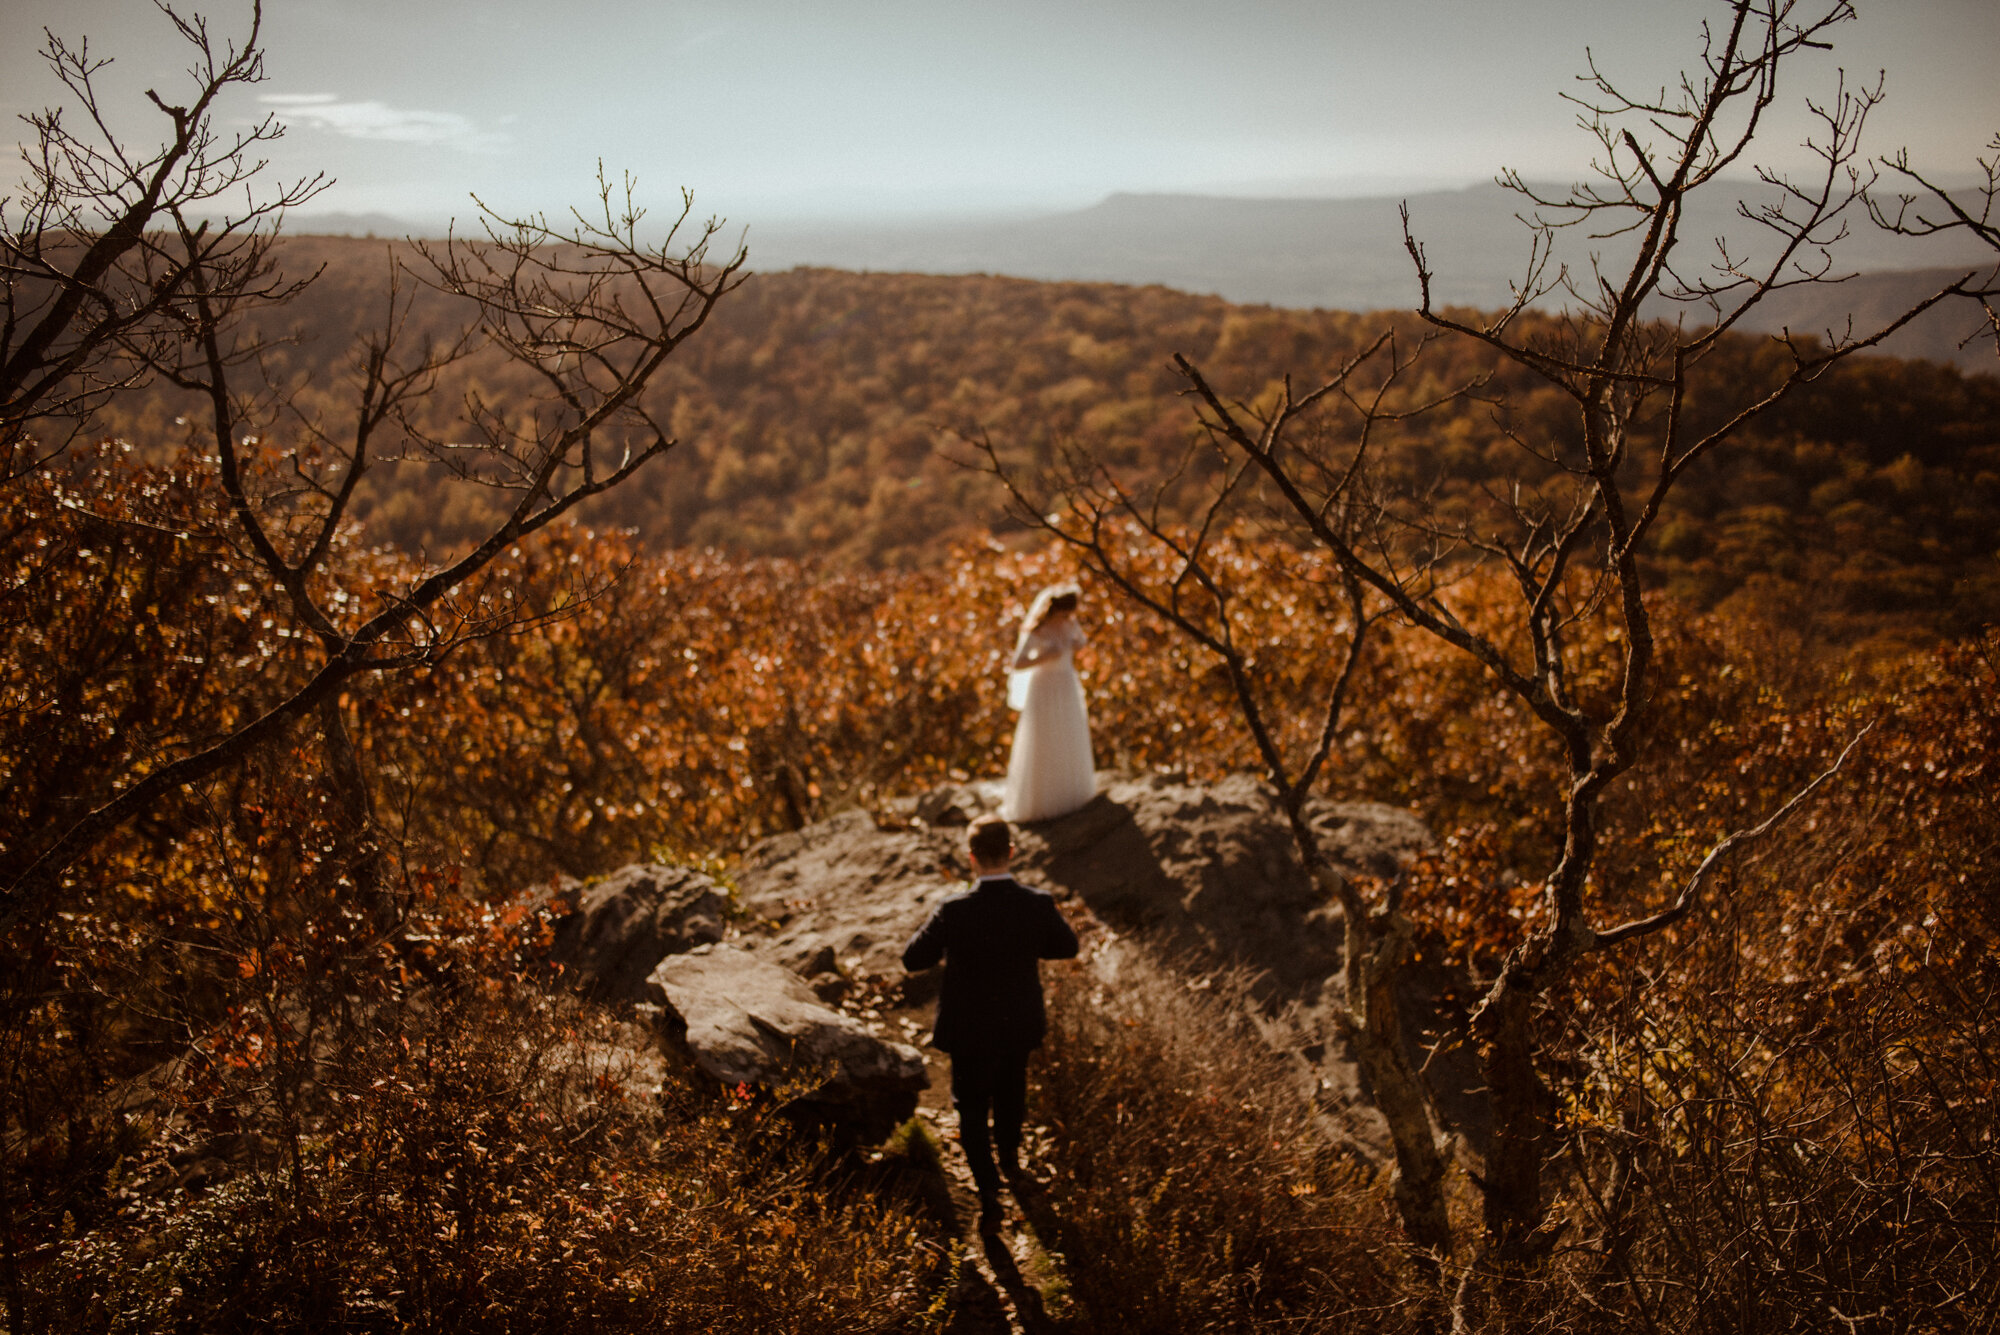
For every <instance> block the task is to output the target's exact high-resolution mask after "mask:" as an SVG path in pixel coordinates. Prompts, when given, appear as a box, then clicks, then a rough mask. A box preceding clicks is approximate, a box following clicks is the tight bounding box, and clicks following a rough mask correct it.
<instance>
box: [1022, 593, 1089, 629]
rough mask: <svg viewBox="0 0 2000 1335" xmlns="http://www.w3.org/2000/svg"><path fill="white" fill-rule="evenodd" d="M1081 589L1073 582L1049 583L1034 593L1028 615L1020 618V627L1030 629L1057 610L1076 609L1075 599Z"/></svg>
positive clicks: (1079, 596)
mask: <svg viewBox="0 0 2000 1335" xmlns="http://www.w3.org/2000/svg"><path fill="white" fill-rule="evenodd" d="M1082 596H1083V590H1082V589H1079V588H1078V587H1077V586H1076V585H1074V584H1051V585H1050V586H1049V587H1048V588H1046V589H1043V590H1042V591H1041V592H1040V593H1038V594H1036V595H1035V601H1034V602H1032V603H1030V604H1029V605H1028V615H1026V616H1025V617H1022V618H1021V629H1022V630H1023V631H1031V630H1034V629H1035V628H1036V627H1038V626H1040V625H1041V624H1042V623H1043V622H1044V621H1047V620H1048V619H1049V618H1050V617H1052V616H1054V615H1055V614H1056V613H1057V612H1074V611H1076V604H1077V601H1078V600H1079V599H1080V598H1082Z"/></svg>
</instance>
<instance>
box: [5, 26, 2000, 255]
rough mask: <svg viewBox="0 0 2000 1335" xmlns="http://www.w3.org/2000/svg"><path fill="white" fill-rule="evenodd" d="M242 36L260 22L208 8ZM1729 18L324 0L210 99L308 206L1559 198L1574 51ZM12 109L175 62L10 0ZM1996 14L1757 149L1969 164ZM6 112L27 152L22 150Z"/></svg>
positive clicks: (1886, 65) (148, 117)
mask: <svg viewBox="0 0 2000 1335" xmlns="http://www.w3.org/2000/svg"><path fill="white" fill-rule="evenodd" d="M202 12H205V13H207V14H208V16H209V18H210V20H211V24H212V26H213V29H214V31H216V32H217V33H218V34H219V35H222V36H237V35H239V34H240V33H241V32H242V31H243V29H244V27H245V25H246V24H247V16H248V13H249V6H248V4H247V3H242V2H241V0H238V2H237V3H230V4H220V5H213V6H209V7H206V8H205V9H204V10H203V11H202ZM1715 12H1718V11H1717V7H1716V6H1712V5H1706V4H1697V3H1693V2H1692V0H1679V2H1678V3H1671V4H1662V5H1648V6H1643V7H1641V6H1604V5H1601V4H1597V3H1592V2H1591V0H1515V3H1512V4H1509V5H1506V6H1496V5H1491V4H1480V3H1472V2H1471V0H1403V2H1401V3H1389V0H1335V2H1333V3H1307V0H1257V3H1251V4H1246V5H1243V6H1239V7H1235V8H1233V9H1231V10H1230V11H1228V12H1227V13H1224V12H1221V11H1217V10H1215V9H1213V8H1211V7H1208V6H1202V5H1196V4H1193V3H1190V2H1189V0H1169V2H1168V3H1164V4H1162V3H1153V4H1146V5H1141V4H1138V3H1136V0H1100V2H1099V3H1095V4H1091V5H1087V6H1084V7H1081V8H1077V7H1073V6H1062V5H1057V4H1054V3H1051V0H1029V2H1028V3H1026V4H1025V5H1023V6H1018V7H1016V8H1014V9H1011V10H1009V11H1006V12H1004V13H1002V12H999V11H993V10H987V9H977V8H974V7H971V6H964V5H943V6H940V5H935V4H932V5H923V4H918V3H915V0H894V2H893V3H887V2H885V3H870V4H863V5H858V6H854V7H851V8H849V9H846V10H843V11H842V12H840V13H837V14H836V13H833V12H831V11H829V10H827V9H826V8H824V7H820V6H812V5H807V4H804V3H800V2H799V0H760V2H758V3H748V4H742V5H737V6H733V7H731V8H729V9H727V10H723V11H713V10H695V9H684V8H678V9H677V8H661V7H657V6H653V5H647V4H641V3H638V0H590V2H589V3H585V4H582V5H580V6H578V7H576V8H573V9H571V10H568V11H565V12H564V13H563V14H561V15H555V14H552V13H551V12H550V11H549V10H548V9H547V8H546V7H544V6H540V5H530V4H527V3H524V0H490V2H489V3H484V4H481V5H477V6H474V5H469V4H464V3H438V4H432V5H426V6H420V7H419V6H409V5H404V4H391V3H390V2H389V0H329V2H328V3H324V4H319V5H314V6H296V7H293V6H287V7H283V8H278V7H272V8H270V9H268V10H267V12H266V15H265V32H264V46H265V48H266V50H267V52H268V56H267V71H268V74H269V78H268V80H267V81H266V82H265V83H264V84H263V85H261V86H260V87H258V88H256V89H254V90H251V91H249V92H247V93H244V94H243V95H241V96H239V97H238V98H237V99H236V100H235V102H234V103H232V104H231V105H229V106H227V107H225V108H224V110H223V115H222V120H223V121H224V122H225V123H227V124H231V125H242V124H249V123H251V122H253V121H254V120H255V119H256V118H257V117H258V116H260V115H262V114H264V113H266V112H275V113H277V114H278V115H279V116H280V117H281V119H283V120H284V121H285V122H286V123H287V124H288V125H289V127H290V130H289V133H288V135H287V136H286V138H285V139H284V140H282V141H281V142H280V143H278V144H276V145H273V146H272V151H271V153H270V154H269V156H270V157H271V159H272V164H271V172H272V174H273V175H274V176H287V177H291V176H299V175H305V174H310V173H311V172H313V171H318V170H325V171H327V172H328V173H329V174H330V175H332V176H334V177H335V178H337V184H336V185H335V186H334V187H333V188H332V189H331V190H329V191H328V192H327V193H326V194H325V195H323V196H322V197H321V198H320V199H319V200H317V201H315V204H314V206H313V209H312V210H309V211H308V212H309V213H330V212H339V213H349V214H368V213H381V214H387V215H391V216H395V217H401V218H409V219H411V220H412V221H420V220H432V219H441V218H443V217H447V216H453V215H456V216H460V217H464V216H466V215H467V214H468V212H469V202H468V196H469V195H470V194H472V193H475V192H476V193H478V194H480V195H481V196H482V197H483V198H487V199H489V200H490V201H491V202H492V203H494V204H495V205H496V206H497V207H499V208H502V209H504V210H509V211H519V210H530V209H555V208H561V207H564V206H565V205H567V204H570V203H573V202H576V201H578V200H581V199H585V198H587V197H588V193H589V189H590V186H591V182H592V179H593V177H594V175H595V170H596V164H597V162H598V160H599V159H600V158H601V159H602V160H603V161H604V163H605V165H606V166H607V167H608V168H609V169H611V170H612V171H613V172H614V173H616V172H619V171H622V170H631V171H633V172H634V173H635V174H637V176H638V177H639V178H640V183H641V188H642V192H643V194H644V196H645V198H646V199H647V201H648V202H650V203H651V204H652V206H653V207H654V208H655V209H656V210H658V209H661V208H664V207H667V206H669V205H672V204H675V203H676V202H677V201H678V197H679V190H680V189H681V188H683V187H685V188H688V189H690V190H692V191H693V192H694V195H695V206H696V210H697V212H698V213H700V214H701V215H703V216H707V215H709V214H711V213H713V214H721V215H725V216H727V217H728V218H729V219H730V220H731V221H732V223H738V224H747V225H752V226H755V225H758V224H762V223H771V222H796V221H800V220H806V219H812V220H820V221H827V222H834V221H840V220H847V221H852V222H866V223H876V224H880V223H893V222H895V221H897V220H910V221H936V220H939V219H945V218H951V217H959V218H977V217H984V218H992V217H1001V216H1010V215H1011V216H1015V217H1026V216H1031V215H1034V214H1037V213H1043V214H1046V213H1060V212H1063V211H1067V210H1074V209H1079V208H1084V207H1088V206H1090V205H1091V204H1094V203H1096V202H1098V201H1100V200H1102V199H1104V198H1105V197H1107V196H1109V195H1112V194H1115V193H1120V192H1129V193H1146V194H1158V193H1168V194H1171V193H1195V194H1211V195H1224V196H1232V197H1319V198H1338V197H1354V196H1366V195H1375V194H1399V193H1427V192H1431V191H1435V190H1439V189H1447V188H1456V187H1463V186H1469V185H1477V184H1479V183H1481V182H1484V181H1487V180H1490V179H1491V178H1492V176H1493V175H1494V174H1495V173H1496V172H1497V171H1499V170H1500V169H1502V168H1505V167H1512V168H1515V169H1518V170H1520V171H1522V172H1523V173H1524V174H1526V175H1528V176H1531V177H1535V178H1538V179H1548V180H1562V181H1567V180H1572V179H1575V178H1577V177H1578V176H1580V175H1582V174H1583V173H1584V172H1585V171H1586V170H1587V168H1588V163H1589V158H1590V149H1591V147H1592V144H1591V142H1590V141H1589V140H1588V139H1587V138H1586V137H1585V136H1584V135H1582V134H1581V133H1580V132H1579V131H1578V130H1577V129H1576V128H1575V124H1574V120H1575V108H1574V107H1573V106H1572V105H1570V104H1569V103H1566V102H1564V101H1563V100H1562V98H1561V96H1560V94H1561V93H1562V92H1563V91H1565V90H1567V89H1571V88H1573V87H1574V86H1575V85H1574V84H1573V82H1572V80H1573V78H1574V76H1575V74H1576V73H1577V72H1578V71H1579V70H1581V69H1582V68H1583V67H1584V62H1585V50H1586V48H1590V49H1591V50H1592V51H1594V52H1595V54H1596V57H1597V58H1598V59H1599V61H1600V62H1601V63H1602V64H1603V66H1604V67H1605V68H1606V69H1607V70H1608V71H1610V72H1613V73H1615V74H1617V75H1618V76H1619V77H1620V78H1621V79H1623V80H1624V81H1625V82H1626V83H1627V85H1628V86H1630V87H1633V88H1651V87H1653V86H1656V85H1657V84H1658V83H1659V82H1661V81H1662V80H1665V79H1669V78H1671V77H1673V75H1674V73H1675V72H1676V71H1678V70H1679V69H1681V68H1682V67H1684V66H1685V65H1686V64H1688V63H1689V62H1690V61H1692V60H1693V59H1694V58H1695V56H1696V54H1697V51H1698V45H1697V44H1698V34H1699V24H1700V21H1701V19H1702V18H1703V17H1705V16H1712V15H1713V14H1714V13H1715ZM0 24H4V27H0V32H4V33H5V34H6V35H7V37H8V38H9V39H10V40H9V41H8V42H6V43H5V44H0V74H4V82H0V88H4V90H5V93H4V97H0V106H4V109H5V110H6V111H7V112H9V113H10V114H13V115H20V114H23V113H26V112H29V111H32V110H35V109H38V108H40V107H42V106H44V105H47V104H49V103H51V102H53V101H55V100H56V94H57V93H58V92H59V91H60V90H59V89H58V88H57V87H56V86H55V85H54V83H53V81H52V80H51V79H50V77H49V76H48V74H47V72H46V70H45V69H44V68H43V67H42V66H41V64H40V62H39V60H38V59H37V57H36V48H37V46H38V45H39V41H40V29H41V27H42V26H43V25H47V26H49V27H50V28H51V29H53V30H54V31H55V32H57V33H58V34H60V35H62V36H64V37H67V38H72V39H73V38H76V37H79V36H83V35H88V36H89V38H90V39H91V50H92V53H93V54H94V55H105V56H110V57H112V58H113V59H114V60H115V61H116V63H115V64H114V65H113V66H112V67H111V69H110V70H109V71H107V74H106V78H107V80H108V81H109V83H110V85H112V86H113V87H114V88H115V90H116V93H117V95H116V96H115V97H114V98H113V99H112V101H111V104H110V105H111V108H112V111H113V114H114V115H115V116H116V117H117V120H118V123H119V124H120V125H121V126H123V127H127V133H128V134H129V135H130V136H131V137H133V138H134V139H135V140H136V139H137V138H138V137H140V136H142V135H143V136H148V137H150V136H152V135H154V134H156V132H157V131H156V123H157V119H158V118H157V113H156V112H153V111H152V110H151V109H150V108H148V107H146V106H145V105H144V104H143V103H142V102H140V101H139V93H140V91H141V90H143V89H144V88H146V87H151V86H158V87H160V88H161V89H162V90H163V91H165V90H167V89H170V88H172V87H174V86H177V85H178V84H179V82H180V81H181V79H182V77H183V76H181V75H180V74H179V70H180V68H181V66H182V65H184V63H185V56H184V52H183V50H182V49H181V48H180V47H178V46H177V44H176V42H175V41H174V39H173V37H172V34H171V31H170V29H169V28H168V27H167V25H166V23H165V20H164V19H162V18H161V17H160V16H159V14H158V13H157V12H156V11H155V10H154V9H153V7H152V6H151V5H150V4H149V3H145V2H144V0H16V3H14V4H12V5H10V6H9V9H8V13H7V16H6V17H5V18H4V19H0ZM1995 55H2000V5H1994V4H1992V3H1990V0H1900V3H1898V4H1896V5H1894V6H1891V5H1888V4H1876V5H1865V6H1864V7H1863V8H1862V10H1861V17H1860V19H1859V20H1858V21H1857V22H1855V23H1852V24H1848V25H1845V27H1844V28H1843V29H1841V30H1840V32H1839V43H1838V47H1837V49H1836V50H1835V51H1834V52H1832V53H1811V54H1810V55H1808V56H1807V57H1805V58H1803V59H1800V60H1798V61H1797V62H1795V63H1794V65H1793V66H1792V69H1791V72H1790V73H1789V74H1788V76H1787V78H1786V81H1785V83H1784V84H1783V85H1781V88H1780V106H1779V108H1778V117H1777V119H1775V120H1773V121H1772V122H1771V123H1770V125H1769V126H1768V127H1767V129H1766V131H1765V133H1764V134H1763V135H1762V136H1761V137H1760V144H1761V145H1762V147H1763V153H1762V155H1761V156H1762V159H1763V160H1764V161H1767V162H1771V163H1773V164H1774V165H1777V166H1780V167H1790V168H1797V167H1799V166H1801V165H1803V164H1804V163H1805V162H1806V161H1807V155H1806V154H1805V151H1804V150H1803V149H1802V148H1801V147H1799V141H1800V140H1802V138H1803V136H1804V131H1805V128H1806V122H1805V120H1804V119H1803V102H1804V99H1805V98H1807V97H1815V98H1819V99H1826V98H1829V97H1831V96H1832V95H1833V94H1834V91H1835V89H1836V88H1837V86H1838V83H1837V81H1838V80H1839V78H1840V77H1841V76H1840V71H1841V70H1843V69H1845V70H1848V71H1851V73H1850V74H1849V76H1848V83H1849V86H1853V84H1855V83H1856V82H1872V81H1873V78H1874V71H1876V70H1877V69H1886V70H1887V71H1888V94H1889V97H1888V101H1887V102H1886V103H1885V104H1884V105H1883V106H1882V107H1881V108H1879V109H1878V111H1877V113H1876V116H1875V118H1874V121H1873V124H1872V126H1871V134H1870V142H1871V143H1872V145H1873V147H1874V150H1875V151H1876V152H1877V153H1886V152H1890V151H1892V150H1894V149H1896V148H1900V147H1908V148H1910V149H1911V151H1912V153H1913V155H1914V156H1915V157H1916V159H1917V160H1918V161H1919V162H1920V163H1922V164H1924V165H1926V166H1927V167H1929V168H1931V169H1933V170H1936V171H1940V172H1948V173H1953V174H1962V173H1964V172H1965V171H1967V170H1969V169H1971V168H1972V167H1973V165H1974V158H1975V156H1976V155H1977V154H1978V152H1979V151H1980V150H1981V148H1982V146H1983V145H1984V144H1985V143H1986V142H1988V141H1989V140H1990V139H1991V138H1992V136H1993V134H1994V132H1995V131H1996V130H2000V88H1996V84H1995V81H1994V80H1993V79H1992V78H1991V77H1990V70H1991V67H1992V63H1993V57H1994V56H1995ZM19 134H20V132H19V128H18V123H17V139H18V138H19Z"/></svg>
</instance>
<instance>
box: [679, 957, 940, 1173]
mask: <svg viewBox="0 0 2000 1335" xmlns="http://www.w3.org/2000/svg"><path fill="white" fill-rule="evenodd" d="M646 982H647V988H648V990H649V991H650V992H651V993H652V995H653V998H654V1000H655V1001H656V1002H658V1003H659V1005H660V1006H661V1008H662V1021H663V1025H662V1027H663V1029H664V1031H665V1034H666V1037H667V1038H668V1040H669V1041H670V1042H671V1043H673V1044H674V1045H675V1046H677V1047H679V1048H680V1049H681V1050H682V1051H683V1052H684V1053H685V1055H686V1056H687V1057H688V1059H689V1060H691V1061H692V1062H693V1063H694V1065H695V1066H696V1067H698V1068H699V1069H700V1070H701V1071H702V1072H704V1073H705V1074H707V1075H709V1076H710V1077H712V1078H714V1079H716V1080H719V1081H721V1082H722V1083H723V1084H726V1085H745V1084H747V1085H752V1086H755V1087H758V1088H761V1089H765V1090H770V1091H775V1092H777V1093H779V1094H780V1096H781V1097H785V1098H786V1099H787V1101H788V1102H792V1103H798V1104H804V1105H806V1106H808V1107H810V1108H813V1109H817V1110H822V1111H825V1112H827V1113H830V1114H832V1115H833V1117H834V1118H835V1119H836V1120H838V1121H839V1122H841V1123H843V1124H845V1125H847V1126H848V1127H850V1128H851V1129H852V1130H853V1131H854V1132H855V1133H856V1134H857V1135H859V1136H860V1137H861V1138H862V1139H863V1140H879V1139H881V1138H882V1137H883V1136H886V1135H887V1134H888V1133H889V1132H890V1131H891V1130H893V1129H894V1128H895V1127H896V1126H898V1125H900V1124H901V1123H902V1122H903V1121H905V1120H907V1119H908V1118H909V1117H910V1115H911V1114H912V1113H914V1112H915V1111H916V1108H917V1096H918V1094H920V1093H921V1092H922V1091H923V1089H924V1087H925V1085H926V1083H927V1079H928V1077H927V1075H926V1069H925V1065H924V1057H923V1054H922V1053H921V1052H919V1051H917V1050H916V1049H915V1048H913V1047H910V1046H909V1045H907V1044H904V1043H893V1042H889V1041H888V1040H886V1039H883V1038H879V1037H877V1036H876V1035H875V1034H874V1033H872V1032H871V1031H870V1030H869V1029H868V1028H867V1027H866V1026H865V1025H863V1024H862V1023H861V1022H860V1021H859V1020H856V1019H854V1018H853V1017H851V1016H847V1015H843V1014H842V1013H840V1012H839V1011H836V1010H832V1009H830V1008H829V1007H827V1006H826V1005H824V1004H822V1003H821V1002H820V1000H819V999H818V998H817V997H816V996H814V994H813V992H812V990H811V989H810V988H808V987H807V986H806V984H805V982H804V980H803V979H801V978H800V977H799V976H798V975H797V974H796V973H793V972H792V971H791V970H789V969H785V968H781V967H779V966H778V965H776V964H773V963H771V962H769V961H767V960H762V959H758V958H757V957H756V956H754V955H752V954H750V953H748V952H746V951H743V950H737V949H733V948H731V947H728V946H714V947H710V946H704V947H698V948H697V949H695V950H693V951H691V952H689V953H687V954H684V955H670V956H668V957H667V958H666V959H663V960H661V961H660V962H659V964H658V966H657V967H655V968H654V969H653V971H652V973H651V974H650V975H649V976H648V978H647V980H646Z"/></svg>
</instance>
